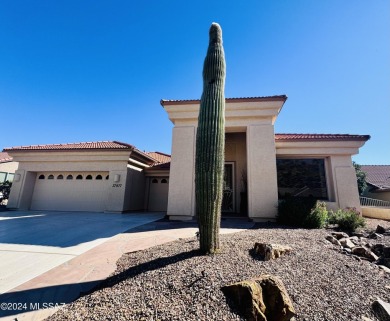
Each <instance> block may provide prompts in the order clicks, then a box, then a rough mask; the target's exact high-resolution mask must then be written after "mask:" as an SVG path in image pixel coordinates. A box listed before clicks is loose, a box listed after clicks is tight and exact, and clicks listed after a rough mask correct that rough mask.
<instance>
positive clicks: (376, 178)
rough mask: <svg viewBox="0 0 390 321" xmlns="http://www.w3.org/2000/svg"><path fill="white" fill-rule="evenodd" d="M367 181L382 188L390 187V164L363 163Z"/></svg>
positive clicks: (362, 167)
mask: <svg viewBox="0 0 390 321" xmlns="http://www.w3.org/2000/svg"><path fill="white" fill-rule="evenodd" d="M361 169H362V171H363V172H365V173H366V175H367V176H366V181H367V183H369V184H371V185H374V186H376V187H378V188H380V189H383V188H390V165H361Z"/></svg>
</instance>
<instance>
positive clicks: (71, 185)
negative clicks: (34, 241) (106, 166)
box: [30, 172, 109, 212]
mask: <svg viewBox="0 0 390 321" xmlns="http://www.w3.org/2000/svg"><path fill="white" fill-rule="evenodd" d="M108 186H109V185H108V173H103V172H102V173H96V172H94V173H92V172H83V173H47V172H46V173H37V178H36V182H35V187H34V192H33V196H32V200H31V206H30V208H31V209H32V210H52V211H53V210H55V211H91V212H103V211H104V210H105V205H106V199H107V194H108V193H107V191H108Z"/></svg>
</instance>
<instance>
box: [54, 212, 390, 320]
mask: <svg viewBox="0 0 390 321" xmlns="http://www.w3.org/2000/svg"><path fill="white" fill-rule="evenodd" d="M378 224H381V225H384V226H385V227H386V228H388V227H390V222H386V221H379V220H371V219H370V220H367V225H368V226H367V228H366V229H367V230H375V228H376V226H377V225H378ZM328 233H329V231H327V230H325V229H315V230H306V229H291V228H287V229H284V228H281V227H279V226H276V228H270V226H264V228H262V227H261V226H260V227H259V228H258V229H253V230H248V231H245V232H241V233H236V234H230V235H221V254H217V255H214V256H200V255H198V253H197V251H196V250H197V248H198V246H199V243H198V241H197V240H196V238H195V237H194V238H190V239H182V240H179V241H175V242H171V243H167V244H164V245H160V246H156V247H153V248H150V249H148V250H144V251H138V252H134V253H128V254H125V255H123V256H122V258H121V259H120V260H118V262H117V271H116V272H115V274H114V275H113V276H111V277H110V278H109V279H107V280H106V281H104V282H103V284H102V285H101V286H100V287H99V288H98V289H96V290H95V291H94V292H93V293H90V294H87V295H84V296H82V297H81V298H79V299H78V300H76V301H75V302H73V303H71V304H69V305H67V306H66V307H65V308H63V309H61V310H60V311H58V312H57V313H56V314H55V315H53V316H51V317H50V318H49V320H50V321H60V320H61V321H63V320H69V321H70V320H72V321H84V320H88V321H100V320H115V321H122V320H123V321H124V320H145V321H146V320H148V321H149V320H154V321H157V320H166V321H168V320H172V321H181V320H186V321H187V320H188V321H195V320H196V321H199V320H207V321H209V320H218V321H220V320H225V321H233V320H244V319H243V318H242V317H241V316H239V314H238V313H237V311H234V310H232V309H231V308H230V306H229V305H228V304H227V302H226V298H225V296H224V294H223V292H222V291H221V287H223V286H225V285H227V284H232V283H236V282H239V281H241V280H246V279H251V278H254V277H256V276H258V275H260V274H272V275H275V276H277V277H278V278H280V279H281V280H283V284H284V286H285V288H286V290H287V293H288V294H289V296H290V299H291V301H292V303H293V306H294V308H295V311H296V313H297V315H296V316H295V319H296V320H297V321H303V320H306V321H360V320H362V317H363V316H364V317H366V318H369V319H371V320H373V321H378V319H377V317H376V316H375V315H374V313H373V311H372V309H371V304H372V302H373V301H374V300H376V299H377V298H381V299H382V300H383V301H385V302H390V291H389V288H388V287H389V286H390V274H388V273H385V272H383V271H382V270H380V269H379V268H378V266H377V265H375V264H373V263H370V262H367V261H363V260H362V261H361V262H359V261H357V260H355V259H354V258H353V257H352V255H345V254H342V253H341V252H338V251H335V247H336V246H335V245H333V244H330V243H328V244H325V243H324V240H325V237H326V235H328ZM254 242H264V243H276V244H285V245H288V246H291V247H292V248H293V249H294V250H293V251H292V252H291V253H290V254H289V255H285V256H282V257H280V258H279V259H277V260H270V261H262V260H256V259H254V258H253V257H252V256H251V255H250V250H251V249H253V244H254ZM370 242H372V243H373V244H376V243H382V244H386V245H387V246H389V245H390V244H389V242H390V237H388V236H384V237H383V238H382V239H381V240H370Z"/></svg>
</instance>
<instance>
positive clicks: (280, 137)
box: [275, 134, 370, 141]
mask: <svg viewBox="0 0 390 321" xmlns="http://www.w3.org/2000/svg"><path fill="white" fill-rule="evenodd" d="M369 139H370V135H349V134H275V140H276V141H317V140H318V141H324V140H330V141H340V140H344V141H346V140H357V141H366V140H369Z"/></svg>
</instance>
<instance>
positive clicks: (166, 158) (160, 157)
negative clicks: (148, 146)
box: [146, 152, 171, 164]
mask: <svg viewBox="0 0 390 321" xmlns="http://www.w3.org/2000/svg"><path fill="white" fill-rule="evenodd" d="M146 154H148V155H149V156H150V157H153V158H154V159H155V160H156V161H157V162H158V163H159V164H162V163H168V162H170V161H171V155H168V154H165V153H161V152H146Z"/></svg>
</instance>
